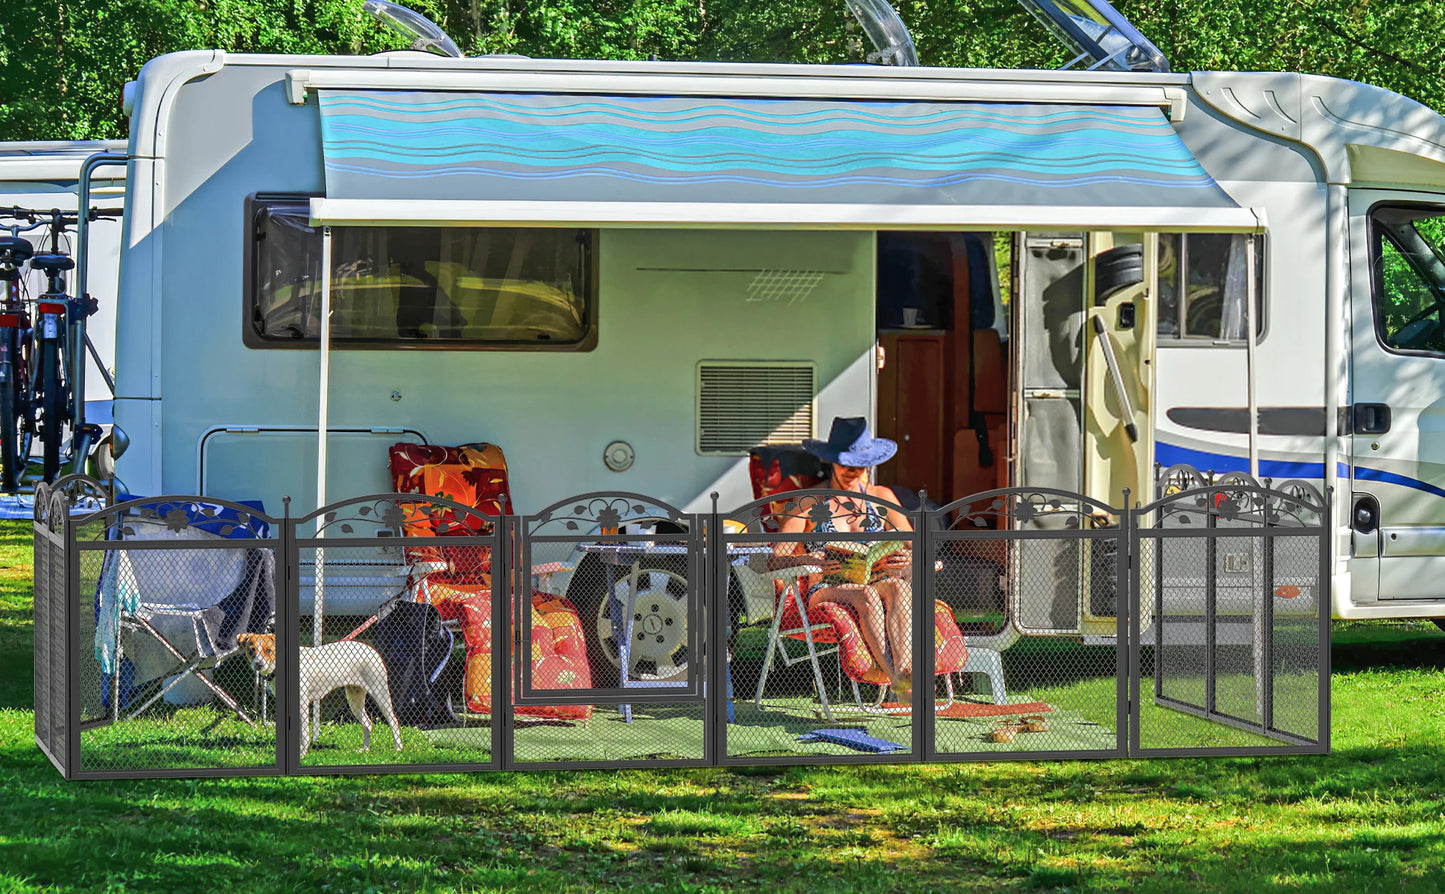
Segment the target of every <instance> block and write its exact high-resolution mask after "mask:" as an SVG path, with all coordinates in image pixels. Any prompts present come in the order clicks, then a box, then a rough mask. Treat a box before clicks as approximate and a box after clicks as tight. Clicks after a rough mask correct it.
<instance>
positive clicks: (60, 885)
mask: <svg viewBox="0 0 1445 894" xmlns="http://www.w3.org/2000/svg"><path fill="white" fill-rule="evenodd" d="M28 541H29V527H28V525H26V524H19V523H9V524H0V807H3V809H0V891H7V892H8V891H52V890H54V891H68V890H85V891H166V892H187V891H207V892H210V891H217V890H231V889H243V888H244V889H245V890H247V891H257V892H271V891H278V892H279V891H327V890H329V891H347V892H350V891H413V890H429V891H449V890H455V891H538V892H543V891H546V892H552V891H562V892H582V891H602V890H606V891H619V890H620V891H634V890H638V891H659V892H714V891H715V892H723V891H735V890H745V891H758V890H767V891H770V892H772V891H778V892H795V891H796V892H804V891H806V892H810V894H811V892H818V891H828V892H832V891H837V892H854V891H858V892H873V891H879V892H881V891H938V892H945V891H946V892H952V891H960V890H986V891H994V890H997V891H1051V890H1057V891H1064V890H1068V891H1083V890H1118V891H1124V890H1128V891H1143V892H1152V891H1177V890H1183V889H1189V890H1217V891H1250V892H1252V891H1260V890H1273V889H1280V890H1305V891H1321V892H1324V891H1329V892H1334V891H1349V892H1373V891H1392V892H1393V891H1421V892H1428V891H1439V890H1442V889H1445V686H1442V685H1441V684H1442V682H1445V680H1442V676H1441V669H1442V666H1445V637H1442V635H1441V634H1440V633H1439V632H1438V631H1436V630H1435V628H1434V627H1433V626H1432V625H1428V624H1419V623H1414V624H1409V623H1399V624H1384V623H1375V624H1351V625H1337V627H1336V630H1335V647H1334V661H1335V670H1336V675H1335V677H1334V681H1333V698H1334V708H1335V714H1334V727H1333V730H1334V746H1335V751H1334V753H1333V754H1332V755H1330V756H1328V757H1297V758H1290V757H1251V758H1228V759H1175V760H1156V761H1141V760H1121V761H1106V762H1100V761H1088V762H1072V763H1045V762H1039V763H1001V764H955V765H935V766H917V765H914V766H866V767H839V768H826V767H823V768H789V769H776V768H759V769H750V770H747V771H742V772H729V771H724V770H686V771H684V770H672V771H656V770H646V771H642V770H636V771H634V770H629V771H590V772H577V771H552V772H535V773H480V774H472V775H465V774H452V775H431V776H419V775H397V776H361V777H344V778H300V779H279V778H259V779H232V780H190V781H164V780H151V781H139V782H77V783H66V782H63V781H61V780H60V779H59V776H58V774H57V773H56V772H55V770H54V769H53V768H52V767H51V766H50V765H49V763H48V762H47V761H46V760H45V758H44V757H43V756H42V755H41V754H40V752H39V751H38V749H37V748H36V747H35V745H34V742H33V738H32V733H31V723H32V720H31V715H30V713H29V708H28V705H29V702H30V697H31V687H32V673H33V671H32V658H31V652H30V637H31V632H30V620H29V609H30V585H29V567H28V565H29V542H28ZM1068 685H1069V687H1070V688H1069V691H1068V692H1064V691H1062V690H1061V692H1060V693H1056V694H1054V695H1051V696H1050V697H1051V698H1054V697H1059V696H1062V695H1069V694H1070V693H1072V696H1074V697H1077V698H1078V699H1080V701H1079V703H1078V704H1079V705H1080V706H1081V707H1079V710H1080V712H1081V713H1086V712H1087V711H1088V710H1094V709H1093V708H1089V707H1088V705H1086V704H1084V702H1085V701H1087V700H1086V699H1083V694H1084V693H1085V692H1086V691H1088V687H1087V686H1086V685H1085V684H1084V681H1082V680H1080V681H1076V682H1074V683H1072V684H1068ZM1104 695H1107V693H1105V694H1104ZM1102 697H1104V696H1101V695H1097V694H1096V696H1095V698H1096V699H1098V698H1102ZM599 723H600V721H598V720H594V722H593V725H594V726H596V725H598V724H599ZM355 731H356V730H355V728H354V727H353V728H351V730H349V731H348V730H346V728H344V727H336V728H334V729H328V731H327V733H326V735H325V736H323V743H324V744H326V743H330V744H331V745H332V746H334V750H335V751H336V752H337V753H338V754H341V753H342V752H345V753H346V754H347V755H348V756H349V755H350V747H351V744H352V743H350V742H349V741H344V740H343V739H344V736H345V735H349V734H350V732H355ZM409 732H415V731H409ZM332 735H336V736H341V737H343V738H337V739H335V740H334V741H333V740H331V739H330V738H329V737H330V736H332ZM389 738H390V737H389V735H388V736H387V737H386V740H389ZM373 750H374V752H375V751H377V750H378V745H377V743H376V742H373ZM389 751H390V745H389V741H387V742H386V743H385V749H384V751H382V752H381V753H382V754H383V755H384V754H385V752H389Z"/></svg>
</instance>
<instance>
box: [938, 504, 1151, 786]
mask: <svg viewBox="0 0 1445 894" xmlns="http://www.w3.org/2000/svg"><path fill="white" fill-rule="evenodd" d="M1127 521H1128V518H1127V515H1126V514H1125V513H1121V512H1120V511H1119V510H1117V509H1114V508H1112V507H1108V506H1104V505H1102V504H1097V503H1094V502H1093V501H1090V500H1088V499H1087V498H1085V497H1083V496H1082V495H1079V494H1073V493H1067V492H1062V491H1052V490H1047V489H1028V488H1016V489H1009V490H999V491H994V492H990V493H985V494H979V495H976V496H971V497H966V498H964V499H963V500H959V501H957V502H955V503H952V504H950V505H948V506H945V507H943V508H941V509H939V510H938V511H937V512H936V513H934V514H933V516H932V522H931V523H932V526H933V527H934V528H936V529H937V530H936V533H934V534H932V538H931V539H932V540H933V541H934V542H935V543H936V544H937V545H938V547H939V550H938V554H939V561H938V562H937V563H936V564H935V566H934V567H935V568H936V569H937V571H936V574H937V584H936V585H935V587H934V588H933V589H934V596H935V598H936V599H937V600H939V602H940V603H941V604H943V605H945V606H947V607H948V608H949V609H950V610H951V611H952V612H953V613H954V615H955V616H956V617H959V618H961V619H966V620H964V621H963V623H962V624H961V625H960V626H961V628H962V630H963V632H964V637H965V642H966V643H967V657H966V659H965V661H964V662H963V664H962V666H961V667H959V668H957V669H958V671H959V673H958V677H959V678H960V680H959V690H958V692H959V693H960V695H959V696H958V697H956V698H950V700H949V704H947V705H944V706H941V707H940V708H939V709H938V710H937V711H936V712H935V714H934V718H935V720H934V728H935V732H934V734H933V738H932V743H931V749H930V754H929V756H930V758H946V759H957V760H987V759H998V758H1020V757H1034V758H1038V757H1049V758H1083V757H1120V756H1123V755H1124V754H1125V753H1126V745H1127V742H1128V737H1127V731H1128V727H1127V720H1128V712H1127V703H1126V695H1127V693H1126V687H1125V686H1124V680H1125V676H1126V671H1127V668H1128V660H1127V652H1126V646H1127V637H1126V636H1120V635H1119V634H1121V633H1123V632H1124V630H1125V627H1124V624H1125V621H1126V613H1127V609H1128V600H1127V599H1120V598H1119V594H1120V593H1124V592H1127V590H1126V587H1127V577H1126V571H1127V566H1128V561H1127V556H1126V550H1127V547H1128V542H1129V541H1128V537H1127ZM1064 583H1071V584H1072V588H1073V589H1072V592H1070V593H1068V594H1067V598H1065V595H1064V594H1063V591H1062V590H1061V587H1062V586H1063V585H1064ZM980 588H983V591H982V592H980ZM1060 606H1066V607H1067V610H1064V609H1062V608H1060ZM1009 617H1013V618H1017V619H1020V621H1021V622H1020V623H1019V624H1017V625H1015V626H1013V627H1010V626H1009V625H1008V623H1007V619H1008V618H1009ZM1086 617H1092V618H1095V619H1096V620H1094V621H1092V622H1091V623H1094V624H1096V625H1097V630H1096V631H1095V632H1094V633H1093V634H1092V635H1090V636H1088V637H1086V636H1085V635H1084V634H1083V633H1082V632H1081V624H1082V623H1084V621H1085V619H1086ZM1029 619H1032V620H1029ZM1025 622H1026V623H1025ZM945 669H946V668H944V667H940V668H939V670H940V672H942V671H944V670H945ZM951 694H952V693H951Z"/></svg>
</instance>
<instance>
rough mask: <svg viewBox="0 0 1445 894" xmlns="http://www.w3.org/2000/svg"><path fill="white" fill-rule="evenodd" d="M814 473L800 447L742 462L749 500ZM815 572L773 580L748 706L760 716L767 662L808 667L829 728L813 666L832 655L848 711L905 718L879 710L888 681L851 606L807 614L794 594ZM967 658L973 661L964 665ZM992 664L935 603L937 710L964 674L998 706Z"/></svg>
mask: <svg viewBox="0 0 1445 894" xmlns="http://www.w3.org/2000/svg"><path fill="white" fill-rule="evenodd" d="M821 472H822V469H821V467H819V465H818V461H817V460H816V459H815V458H813V457H812V456H811V455H810V454H808V453H806V452H805V451H803V450H802V449H801V448H799V447H783V448H777V447H774V448H759V449H757V450H755V451H753V453H752V455H751V456H750V458H749V473H750V474H749V477H750V479H751V480H752V483H753V496H754V499H762V498H764V497H769V496H773V495H781V494H785V493H787V492H789V491H793V490H799V489H805V488H809V487H815V486H817V485H818V484H819V483H820V482H821V480H822V475H821ZM783 502H784V501H781V500H780V501H778V502H776V503H773V504H771V505H770V507H769V509H770V510H772V509H776V508H779V507H780V506H781V504H782V503H783ZM817 570H818V569H817V568H814V567H812V566H802V567H795V568H789V569H783V570H782V571H780V572H773V574H772V577H773V581H774V582H773V583H772V586H773V588H774V592H775V594H776V599H775V606H774V609H773V611H772V623H771V624H770V625H769V629H768V644H767V652H766V657H765V658H764V660H763V667H762V671H761V673H760V674H759V676H758V686H757V691H756V693H755V695H754V699H753V704H754V705H755V706H756V707H757V708H759V709H762V708H763V697H764V694H765V691H766V687H767V681H768V675H769V672H770V671H771V669H772V664H773V661H774V660H777V661H780V662H781V663H782V664H783V666H784V667H792V666H793V665H796V664H800V663H802V662H804V661H807V662H809V663H810V664H811V665H812V668H813V682H814V686H815V688H816V691H817V694H818V700H819V702H820V703H821V704H822V709H823V715H824V717H825V718H826V719H828V720H829V721H832V720H833V719H834V717H833V706H832V705H831V704H830V703H829V700H828V692H827V687H826V686H825V685H824V682H823V671H822V667H821V664H820V661H819V659H820V658H824V657H826V656H828V655H837V656H838V662H839V670H840V672H841V673H842V674H844V675H846V676H847V677H848V680H849V683H850V684H851V686H852V690H853V702H854V703H853V705H852V706H851V708H852V709H854V710H859V711H863V712H866V713H902V712H906V711H908V710H910V709H909V708H906V707H887V706H885V703H884V698H885V696H886V695H887V692H888V689H889V683H890V681H889V679H888V675H887V673H886V672H885V671H884V670H883V668H882V666H881V665H880V664H879V663H878V662H877V660H876V659H875V657H874V656H873V654H872V653H871V652H870V651H869V650H868V647H867V646H866V644H865V643H864V642H863V637H862V634H861V633H860V632H859V619H858V615H857V612H856V611H854V609H853V608H851V607H850V606H846V605H842V604H839V603H834V602H824V603H820V604H819V605H818V606H816V607H814V608H812V609H809V608H808V607H807V605H806V601H805V600H804V599H803V597H802V596H801V594H800V587H799V586H798V582H797V578H798V577H799V576H801V575H802V574H805V573H812V572H816V571H817ZM750 602H751V600H750ZM789 641H793V642H802V643H804V644H805V647H806V648H805V649H804V650H803V651H801V652H798V653H796V654H795V653H793V652H790V651H789V649H788V645H787V644H788V642H789ZM971 653H979V654H977V656H976V657H974V658H973V659H972V660H971V659H970V654H971ZM996 658H998V653H997V652H993V651H992V650H987V649H975V650H970V649H969V648H968V647H967V646H966V645H965V642H964V638H963V634H962V633H961V632H960V631H959V629H958V624H957V622H956V621H955V620H954V617H953V612H952V610H951V609H949V607H948V606H947V604H945V603H944V602H942V601H939V600H935V601H934V673H935V674H936V675H937V676H941V677H943V678H944V686H945V690H946V692H947V696H948V698H947V701H946V702H945V703H944V704H943V705H940V706H938V707H939V709H940V710H941V709H943V708H945V707H947V706H949V705H952V704H953V702H954V699H955V691H954V686H953V675H954V674H960V675H961V674H964V673H969V674H975V673H978V674H983V675H984V676H985V677H986V678H987V679H988V680H989V684H990V687H991V689H992V692H993V697H994V701H995V702H996V703H998V704H1003V703H1004V702H1005V701H1006V696H1005V694H1004V688H1003V674H1002V669H1001V667H1002V665H1001V662H994V661H992V660H991V659H996ZM995 664H997V665H998V668H999V669H998V672H997V673H993V672H992V671H993V669H994V665H995ZM860 683H870V684H873V685H875V686H877V687H878V697H877V698H876V699H875V700H874V701H873V702H872V703H865V702H864V699H863V695H862V691H861V690H860V689H859V684H860Z"/></svg>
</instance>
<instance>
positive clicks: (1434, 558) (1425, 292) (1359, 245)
mask: <svg viewBox="0 0 1445 894" xmlns="http://www.w3.org/2000/svg"><path fill="white" fill-rule="evenodd" d="M1350 222H1351V234H1350V235H1351V239H1350V241H1351V261H1352V263H1351V267H1352V270H1353V273H1352V279H1351V293H1352V298H1351V301H1352V309H1353V314H1352V316H1353V318H1354V329H1353V332H1352V351H1351V370H1350V373H1351V380H1352V383H1353V391H1352V402H1351V406H1350V411H1349V413H1348V414H1347V421H1348V423H1349V425H1350V431H1351V433H1352V447H1353V457H1352V469H1351V479H1352V481H1351V484H1352V491H1353V501H1354V502H1353V505H1352V507H1351V510H1352V511H1351V516H1350V517H1351V519H1352V525H1353V528H1354V532H1353V540H1354V549H1353V553H1352V555H1353V560H1352V561H1353V563H1354V564H1353V565H1352V569H1351V571H1352V576H1353V577H1355V578H1356V581H1357V583H1356V584H1355V587H1354V591H1355V592H1354V599H1355V601H1357V602H1359V601H1370V597H1371V596H1372V595H1374V593H1372V591H1373V590H1374V589H1375V587H1374V586H1371V585H1372V584H1374V583H1375V580H1378V598H1379V599H1381V600H1398V599H1442V598H1445V584H1442V583H1441V581H1442V580H1445V437H1442V435H1445V195H1431V194H1424V193H1419V192H1406V191H1401V190H1353V191H1352V192H1351V196H1350ZM1371 572H1377V576H1376V574H1372V573H1371Z"/></svg>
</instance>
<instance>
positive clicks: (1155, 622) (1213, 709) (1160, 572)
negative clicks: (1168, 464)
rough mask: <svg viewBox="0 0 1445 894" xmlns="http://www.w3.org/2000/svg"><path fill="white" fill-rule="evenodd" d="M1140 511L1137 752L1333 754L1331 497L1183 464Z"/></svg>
mask: <svg viewBox="0 0 1445 894" xmlns="http://www.w3.org/2000/svg"><path fill="white" fill-rule="evenodd" d="M1163 481H1164V486H1163V487H1161V488H1160V490H1161V492H1162V493H1164V494H1165V495H1164V496H1163V497H1161V498H1160V499H1158V500H1156V501H1155V502H1154V503H1152V504H1150V505H1148V506H1144V507H1141V508H1139V509H1137V510H1135V512H1134V513H1133V515H1134V524H1133V532H1132V539H1133V547H1132V549H1131V550H1130V552H1131V555H1132V561H1133V566H1134V568H1135V571H1136V573H1135V575H1134V597H1135V598H1134V604H1135V605H1136V606H1137V607H1138V612H1137V613H1136V615H1135V619H1134V623H1133V624H1132V625H1131V640H1132V642H1131V650H1130V652H1131V659H1132V673H1131V681H1130V688H1131V690H1132V699H1131V701H1132V705H1133V718H1132V724H1131V725H1132V735H1131V743H1130V750H1131V752H1132V753H1134V754H1137V755H1142V756H1153V755H1170V754H1179V753H1189V754H1261V753H1274V754H1283V753H1291V752H1296V753H1324V752H1327V751H1328V750H1329V728H1330V711H1329V704H1330V702H1329V698H1330V689H1329V668H1330V664H1329V648H1330V638H1329V580H1330V578H1329V565H1328V561H1329V540H1328V537H1329V519H1330V510H1329V503H1328V500H1326V499H1325V498H1323V497H1322V496H1321V495H1320V493H1319V492H1318V491H1317V490H1315V488H1314V487H1312V486H1311V485H1309V484H1307V483H1304V482H1300V481H1287V482H1284V483H1282V484H1280V485H1278V486H1276V487H1265V486H1261V485H1260V484H1259V483H1257V482H1255V481H1254V480H1253V479H1251V478H1249V477H1248V476H1244V475H1226V476H1224V477H1222V478H1219V479H1218V480H1216V481H1213V482H1209V481H1208V479H1207V478H1206V476H1203V475H1201V474H1200V473H1198V472H1196V471H1194V470H1192V469H1187V468H1180V469H1171V470H1170V471H1169V472H1167V473H1165V475H1164V476H1163Z"/></svg>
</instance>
